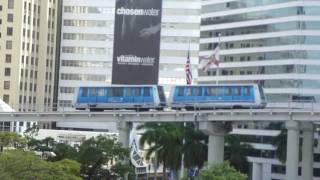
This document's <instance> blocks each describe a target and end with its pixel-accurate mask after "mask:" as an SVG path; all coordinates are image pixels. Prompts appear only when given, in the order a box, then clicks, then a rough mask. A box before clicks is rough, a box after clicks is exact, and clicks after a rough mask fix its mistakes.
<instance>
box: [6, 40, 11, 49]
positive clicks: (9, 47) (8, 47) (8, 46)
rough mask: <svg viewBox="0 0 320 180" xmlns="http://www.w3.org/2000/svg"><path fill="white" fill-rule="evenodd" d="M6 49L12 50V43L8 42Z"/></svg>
mask: <svg viewBox="0 0 320 180" xmlns="http://www.w3.org/2000/svg"><path fill="white" fill-rule="evenodd" d="M6 49H12V41H6Z"/></svg>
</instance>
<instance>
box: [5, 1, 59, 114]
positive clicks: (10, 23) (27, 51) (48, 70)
mask: <svg viewBox="0 0 320 180" xmlns="http://www.w3.org/2000/svg"><path fill="white" fill-rule="evenodd" d="M57 7H58V0H3V1H1V2H0V34H1V36H0V67H1V68H0V74H1V75H0V98H2V99H3V101H4V102H6V103H7V104H9V105H10V106H11V107H12V108H14V109H15V110H16V111H34V110H39V111H40V110H43V109H45V108H47V107H51V106H52V98H53V86H54V84H53V82H54V81H53V75H54V73H55V72H54V67H55V60H56V57H55V48H56V47H55V46H56V32H57V14H56V12H57Z"/></svg>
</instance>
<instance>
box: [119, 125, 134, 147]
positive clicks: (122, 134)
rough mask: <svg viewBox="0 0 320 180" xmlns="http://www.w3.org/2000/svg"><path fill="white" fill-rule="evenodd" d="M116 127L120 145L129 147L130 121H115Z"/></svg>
mask: <svg viewBox="0 0 320 180" xmlns="http://www.w3.org/2000/svg"><path fill="white" fill-rule="evenodd" d="M117 128H118V131H119V142H120V143H121V144H122V147H124V148H129V138H130V130H131V123H129V122H125V121H123V120H121V121H119V122H117Z"/></svg>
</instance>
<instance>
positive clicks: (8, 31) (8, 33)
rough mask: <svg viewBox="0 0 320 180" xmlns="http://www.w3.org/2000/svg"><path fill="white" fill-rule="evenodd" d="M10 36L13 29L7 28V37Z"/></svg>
mask: <svg viewBox="0 0 320 180" xmlns="http://www.w3.org/2000/svg"><path fill="white" fill-rule="evenodd" d="M12 34H13V28H12V27H7V36H12Z"/></svg>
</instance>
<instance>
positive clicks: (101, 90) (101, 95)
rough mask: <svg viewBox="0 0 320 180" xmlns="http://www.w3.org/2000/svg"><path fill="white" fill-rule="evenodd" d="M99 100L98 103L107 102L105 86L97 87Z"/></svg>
mask: <svg viewBox="0 0 320 180" xmlns="http://www.w3.org/2000/svg"><path fill="white" fill-rule="evenodd" d="M97 102H98V103H106V102H107V96H106V88H103V87H99V88H97Z"/></svg>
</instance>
